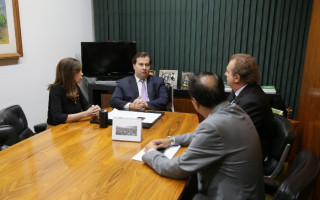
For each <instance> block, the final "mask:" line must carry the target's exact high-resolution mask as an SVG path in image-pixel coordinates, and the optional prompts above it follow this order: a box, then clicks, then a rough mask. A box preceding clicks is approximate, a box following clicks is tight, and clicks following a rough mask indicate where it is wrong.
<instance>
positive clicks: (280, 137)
mask: <svg viewBox="0 0 320 200" xmlns="http://www.w3.org/2000/svg"><path fill="white" fill-rule="evenodd" d="M294 140H295V130H294V126H293V125H292V124H291V123H290V122H289V120H287V119H286V118H285V117H283V116H281V115H277V114H274V119H273V135H272V147H271V155H270V156H269V157H268V163H267V164H266V165H265V166H264V174H265V176H269V177H270V178H271V179H274V178H275V177H276V176H277V175H278V174H279V173H280V171H281V169H282V167H283V164H284V162H285V160H286V158H287V156H288V155H289V152H290V150H291V147H292V145H293V142H294Z"/></svg>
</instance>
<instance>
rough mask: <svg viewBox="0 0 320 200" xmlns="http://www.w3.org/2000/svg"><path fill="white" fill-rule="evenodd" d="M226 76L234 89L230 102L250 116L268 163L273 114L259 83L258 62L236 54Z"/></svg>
mask: <svg viewBox="0 0 320 200" xmlns="http://www.w3.org/2000/svg"><path fill="white" fill-rule="evenodd" d="M225 76H226V77H227V82H228V85H229V86H230V87H231V88H232V92H231V94H230V95H229V97H228V101H229V102H231V103H235V104H237V105H239V106H240V107H241V108H242V109H243V110H244V111H246V112H247V113H248V115H249V116H250V118H251V120H252V121H253V123H254V125H255V127H256V129H257V131H258V134H259V137H260V142H261V146H262V152H263V159H264V161H265V162H267V159H268V158H267V156H268V155H269V153H270V151H271V137H272V124H273V114H272V110H271V107H270V104H269V100H268V97H267V95H266V94H265V93H264V92H263V90H262V89H261V87H260V86H259V85H258V83H257V82H258V81H259V80H260V75H259V69H258V65H257V63H256V60H255V59H254V57H252V56H251V55H248V54H234V55H233V56H231V58H230V61H229V64H228V66H227V70H226V73H225ZM265 164H266V163H265Z"/></svg>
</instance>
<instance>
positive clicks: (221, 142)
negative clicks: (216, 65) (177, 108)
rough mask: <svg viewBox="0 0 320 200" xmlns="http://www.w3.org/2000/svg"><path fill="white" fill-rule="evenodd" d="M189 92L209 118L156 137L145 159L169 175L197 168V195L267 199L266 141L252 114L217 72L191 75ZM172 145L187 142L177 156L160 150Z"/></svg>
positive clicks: (182, 174)
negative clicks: (232, 98) (229, 94)
mask: <svg viewBox="0 0 320 200" xmlns="http://www.w3.org/2000/svg"><path fill="white" fill-rule="evenodd" d="M189 93H190V96H191V101H192V104H193V106H194V108H195V110H196V111H197V112H199V113H200V114H201V115H202V116H203V117H205V120H203V121H202V122H201V123H200V124H199V126H198V127H197V128H196V130H195V131H194V132H192V133H186V134H181V135H177V136H174V137H171V138H167V139H157V140H154V141H151V142H150V143H149V144H148V145H147V146H146V147H145V151H146V154H144V155H143V156H142V159H143V161H144V162H145V163H146V164H147V165H148V166H150V167H151V168H152V169H154V170H155V171H156V172H157V173H158V174H160V175H162V176H166V177H170V178H176V179H182V178H188V177H190V176H192V175H194V174H196V175H197V180H198V188H197V190H198V191H197V192H198V194H197V195H196V197H195V199H203V198H204V197H207V198H205V199H233V200H234V199H235V200H236V199H252V200H256V199H264V198H265V197H264V196H265V194H264V184H263V173H262V162H261V159H262V153H261V146H260V142H259V137H258V134H257V131H256V129H255V127H254V125H253V123H252V121H251V120H250V117H249V116H248V115H247V114H246V113H245V112H244V111H243V110H242V109H241V108H240V107H239V106H238V105H236V104H230V103H229V102H227V101H226V98H225V94H224V84H223V81H222V79H221V78H220V77H219V76H217V75H214V74H211V73H200V74H196V75H194V76H192V77H191V78H190V81H189ZM171 145H181V146H188V148H187V149H186V150H185V151H184V152H183V153H182V154H181V155H180V156H177V157H175V158H172V159H168V158H167V157H166V156H165V155H163V154H162V153H160V151H157V150H155V149H159V148H166V147H168V146H171ZM188 189H190V188H188ZM190 196H191V195H190ZM190 196H189V197H190ZM187 197H188V196H187ZM183 199H184V198H183Z"/></svg>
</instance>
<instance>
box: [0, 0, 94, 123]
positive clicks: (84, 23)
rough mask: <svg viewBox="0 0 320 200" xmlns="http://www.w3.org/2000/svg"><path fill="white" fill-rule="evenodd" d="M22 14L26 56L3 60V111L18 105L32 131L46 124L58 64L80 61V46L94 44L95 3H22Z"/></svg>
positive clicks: (52, 0) (24, 0)
mask: <svg viewBox="0 0 320 200" xmlns="http://www.w3.org/2000/svg"><path fill="white" fill-rule="evenodd" d="M19 10H20V23H21V36H22V46H23V54H24V55H23V57H21V58H19V59H8V60H0V109H2V108H4V107H7V106H10V105H13V104H19V105H20V106H21V107H22V109H23V110H24V112H25V114H26V116H27V119H28V122H29V127H30V128H33V125H35V124H38V123H43V122H46V120H47V110H48V95H49V92H48V91H47V90H46V89H47V86H48V84H50V83H52V82H53V81H54V78H55V69H56V65H57V63H58V61H59V60H61V59H62V58H64V57H76V58H80V54H81V52H80V50H81V49H80V42H81V41H93V40H94V29H93V12H92V1H91V0H67V1H65V0H45V1H40V0H19ZM0 48H1V47H0Z"/></svg>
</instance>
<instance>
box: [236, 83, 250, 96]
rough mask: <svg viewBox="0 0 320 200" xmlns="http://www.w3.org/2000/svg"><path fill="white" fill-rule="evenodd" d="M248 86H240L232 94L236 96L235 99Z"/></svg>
mask: <svg viewBox="0 0 320 200" xmlns="http://www.w3.org/2000/svg"><path fill="white" fill-rule="evenodd" d="M247 85H248V84H245V85H244V86H242V87H241V88H240V89H239V90H237V91H236V92H235V93H234V94H235V95H236V97H237V96H238V95H239V94H240V92H241V91H242V90H243V89H244V88H245V87H246V86H247Z"/></svg>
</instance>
